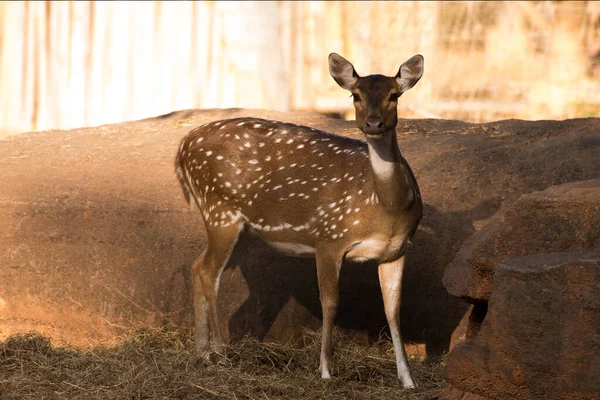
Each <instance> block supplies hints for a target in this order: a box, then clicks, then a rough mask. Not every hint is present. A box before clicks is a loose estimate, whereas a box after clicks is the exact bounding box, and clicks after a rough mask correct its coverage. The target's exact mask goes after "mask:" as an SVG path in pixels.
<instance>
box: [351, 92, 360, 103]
mask: <svg viewBox="0 0 600 400" xmlns="http://www.w3.org/2000/svg"><path fill="white" fill-rule="evenodd" d="M352 99H353V100H354V101H360V95H359V94H358V93H352Z"/></svg>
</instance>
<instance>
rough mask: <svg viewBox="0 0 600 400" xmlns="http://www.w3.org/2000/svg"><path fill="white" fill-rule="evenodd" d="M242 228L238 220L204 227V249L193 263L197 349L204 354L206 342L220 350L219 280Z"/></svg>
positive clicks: (221, 348) (220, 351)
mask: <svg viewBox="0 0 600 400" xmlns="http://www.w3.org/2000/svg"><path fill="white" fill-rule="evenodd" d="M243 229H244V224H243V222H241V221H238V222H234V223H232V224H231V225H229V226H223V227H212V226H211V227H207V236H208V243H207V247H206V250H205V251H204V253H202V255H201V256H200V257H199V258H198V259H197V260H196V261H195V262H194V264H193V265H192V275H193V284H194V319H195V326H196V331H195V335H196V348H197V349H198V350H199V351H201V352H204V354H205V355H206V350H208V349H207V347H208V344H209V343H210V344H211V345H212V350H213V351H214V352H216V353H220V354H222V352H223V345H224V341H223V334H222V332H221V325H220V323H219V315H218V311H217V295H218V292H219V282H220V279H221V273H222V272H223V270H224V269H225V267H226V266H227V263H228V262H229V258H230V257H231V254H232V253H233V249H234V248H235V245H236V243H237V241H238V239H239V237H240V234H241V233H242V231H243Z"/></svg>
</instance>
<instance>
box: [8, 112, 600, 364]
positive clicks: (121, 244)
mask: <svg viewBox="0 0 600 400" xmlns="http://www.w3.org/2000/svg"><path fill="white" fill-rule="evenodd" d="M241 116H254V117H259V118H270V119H276V120H281V121H287V122H293V123H299V124H304V125H308V126H312V127H315V128H318V129H323V130H326V131H329V132H333V133H337V134H342V135H347V136H350V137H354V138H359V135H358V134H357V133H358V130H357V129H356V128H355V126H354V123H353V122H350V121H342V120H335V119H330V118H325V117H322V116H317V115H312V114H303V113H276V112H266V111H258V110H240V109H232V110H205V111H198V110H189V111H181V112H175V113H171V114H169V115H165V116H162V117H158V118H153V119H147V120H142V121H133V122H127V123H122V124H115V125H106V126H101V127H94V128H85V129H75V130H70V131H47V132H38V133H29V134H23V135H19V136H15V137H12V138H9V139H6V140H3V141H0V247H1V248H2V249H3V251H2V252H0V276H2V280H1V281H0V335H2V336H3V337H6V336H7V335H9V334H11V333H15V332H22V331H24V330H31V329H34V330H36V331H39V332H44V333H46V334H49V335H51V336H52V337H53V338H55V339H58V340H61V341H62V342H63V343H65V342H66V343H72V344H77V345H88V346H89V345H94V344H98V343H106V342H110V341H112V340H113V339H114V337H115V335H118V334H119V333H121V327H122V326H125V327H140V326H154V327H156V326H162V325H165V324H175V325H179V326H191V325H192V315H193V312H192V301H191V296H192V291H191V281H190V274H189V268H190V265H191V263H192V262H193V260H194V259H195V258H196V257H197V256H198V255H199V254H200V253H201V251H202V249H203V248H204V245H205V239H204V238H205V236H204V230H203V227H202V223H201V220H200V216H199V213H198V212H197V211H196V210H189V208H188V207H187V205H186V204H185V201H184V200H183V197H182V195H181V190H180V188H179V186H178V183H177V179H176V177H175V173H174V168H173V160H174V157H175V154H176V151H177V148H178V144H179V141H180V140H181V138H182V137H183V136H184V135H185V134H186V133H187V132H188V131H189V130H190V129H192V127H193V126H195V125H197V124H201V123H205V122H208V121H211V120H216V119H222V118H234V117H241ZM598 132H600V120H598V119H581V120H568V121H534V122H527V121H516V120H509V121H500V122H495V123H489V124H467V123H464V122H460V121H444V120H401V121H400V122H399V125H398V136H399V145H400V148H401V150H402V152H403V155H404V156H405V158H406V159H407V160H408V161H409V163H410V164H411V167H412V169H413V171H414V173H415V175H416V177H417V179H418V181H419V184H420V187H421V194H422V198H423V201H424V203H425V209H424V217H423V220H422V223H421V226H420V229H419V231H418V232H417V234H416V235H415V237H414V240H413V243H414V245H413V246H412V247H411V248H410V250H409V253H408V256H407V258H408V262H407V266H406V271H405V275H404V284H403V296H402V311H401V315H402V331H403V336H404V337H405V339H406V341H407V342H413V343H416V344H418V345H419V346H421V345H422V344H424V345H425V347H426V351H427V353H428V354H439V353H441V352H443V351H447V350H448V348H449V346H450V342H451V340H452V339H453V338H454V339H460V337H461V336H462V333H461V330H460V329H459V330H458V331H457V330H456V328H457V326H458V325H459V322H460V321H461V319H462V318H463V316H464V315H465V312H466V310H467V307H468V305H467V304H466V303H464V302H463V301H462V300H460V299H457V298H455V297H453V296H451V295H449V294H448V293H447V292H446V289H445V288H444V286H443V285H442V276H443V272H444V269H445V268H446V266H447V265H448V264H449V263H450V261H452V259H453V258H454V257H455V255H456V253H457V252H458V250H459V249H460V247H461V245H462V244H463V242H464V241H465V239H467V238H468V237H469V236H471V235H472V234H473V233H474V232H476V231H477V230H478V229H480V228H481V227H482V226H484V225H485V224H486V223H487V222H488V221H489V220H490V219H491V218H493V217H494V216H496V215H498V213H503V212H504V210H506V209H508V208H509V207H510V206H511V205H512V204H513V203H514V201H516V200H517V199H518V198H519V196H521V195H522V194H524V193H530V192H533V191H538V190H543V189H545V188H547V187H549V186H552V185H556V184H562V183H566V182H572V181H579V180H585V179H594V178H596V179H597V178H600V137H599V135H598ZM340 291H341V293H340V307H339V314H338V318H337V320H336V324H337V326H339V327H342V328H343V329H344V330H345V332H348V333H352V334H353V335H363V336H364V335H369V337H370V338H371V339H376V338H378V337H379V334H380V333H381V331H382V330H383V329H384V328H385V326H386V319H385V315H384V312H383V304H382V300H381V295H380V289H379V282H378V277H377V270H376V268H375V265H372V264H347V265H344V266H343V268H342V272H341V279H340ZM220 299H221V301H220V313H221V315H222V318H221V320H222V321H223V323H224V325H225V326H224V328H225V329H226V331H227V332H228V333H229V336H230V337H233V338H242V337H244V336H245V335H247V334H249V335H252V336H256V337H258V338H260V339H263V338H264V339H268V340H278V341H281V342H285V341H287V340H289V339H290V338H291V337H295V338H300V337H301V333H302V330H303V329H304V328H311V329H315V328H319V326H320V321H319V318H320V304H319V297H318V289H317V281H316V272H315V265H314V261H312V260H306V259H293V258H288V257H284V256H281V255H279V254H276V253H274V252H273V251H271V250H269V249H268V248H266V247H265V246H264V245H262V244H261V243H258V242H253V243H252V244H249V245H248V247H247V249H246V250H245V251H244V250H243V248H242V249H240V251H238V252H237V254H235V255H234V257H233V260H232V263H231V268H230V269H228V270H226V271H225V273H224V274H223V277H222V287H221V292H220ZM463 332H464V330H463ZM453 335H454V336H453ZM416 349H417V350H422V347H417V348H416Z"/></svg>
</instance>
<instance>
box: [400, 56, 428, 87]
mask: <svg viewBox="0 0 600 400" xmlns="http://www.w3.org/2000/svg"><path fill="white" fill-rule="evenodd" d="M424 62H425V60H424V59H423V56H422V55H420V54H417V55H416V56H412V57H411V58H410V59H409V60H407V61H406V62H404V64H402V65H401V66H400V69H399V70H398V74H396V82H398V85H399V86H400V91H401V92H402V93H404V92H406V91H407V90H408V89H410V88H412V87H413V86H415V84H416V83H417V82H418V81H419V79H421V77H422V76H423V64H424Z"/></svg>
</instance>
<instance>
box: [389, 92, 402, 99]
mask: <svg viewBox="0 0 600 400" xmlns="http://www.w3.org/2000/svg"><path fill="white" fill-rule="evenodd" d="M399 97H400V95H399V94H398V93H392V94H390V100H389V101H398V98H399Z"/></svg>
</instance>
